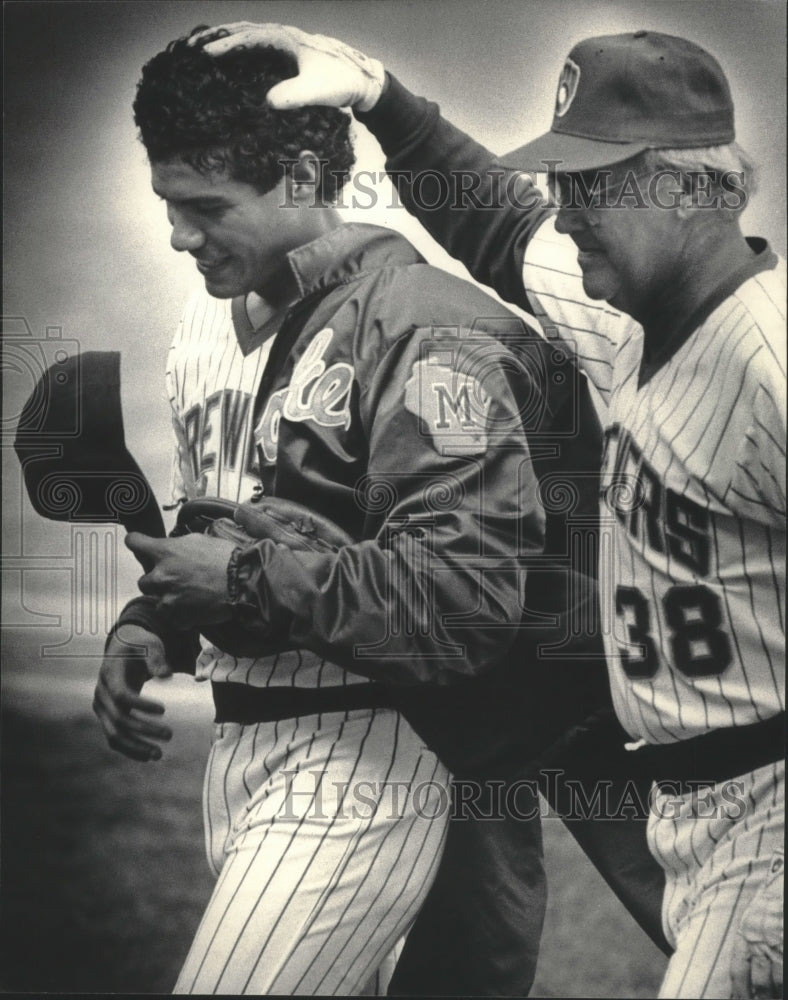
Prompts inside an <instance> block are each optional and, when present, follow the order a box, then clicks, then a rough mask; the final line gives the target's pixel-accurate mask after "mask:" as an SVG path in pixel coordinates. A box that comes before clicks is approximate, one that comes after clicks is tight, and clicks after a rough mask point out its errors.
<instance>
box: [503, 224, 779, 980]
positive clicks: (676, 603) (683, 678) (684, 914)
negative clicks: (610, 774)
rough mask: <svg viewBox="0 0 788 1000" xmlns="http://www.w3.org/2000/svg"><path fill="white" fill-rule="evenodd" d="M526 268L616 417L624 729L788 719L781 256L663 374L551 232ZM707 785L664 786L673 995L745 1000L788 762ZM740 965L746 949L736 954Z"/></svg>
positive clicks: (662, 856)
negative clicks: (741, 989)
mask: <svg viewBox="0 0 788 1000" xmlns="http://www.w3.org/2000/svg"><path fill="white" fill-rule="evenodd" d="M523 277H524V284H525V288H526V290H527V293H528V297H529V300H530V301H531V302H532V304H533V305H534V307H535V311H536V312H537V315H538V316H539V318H540V320H541V322H542V326H543V327H544V329H545V332H546V333H547V335H548V336H553V337H559V338H561V339H562V341H564V342H566V344H567V346H569V347H570V348H572V349H573V350H574V352H575V354H576V357H577V359H578V361H579V363H580V365H581V366H582V367H583V369H584V371H585V373H586V375H587V376H588V377H589V379H590V380H591V381H592V382H593V383H594V384H595V386H596V388H597V389H598V390H599V393H600V395H601V397H602V399H603V401H604V403H605V406H606V412H605V414H604V421H605V423H606V425H607V426H606V447H605V455H604V461H603V476H602V487H603V488H602V504H601V513H602V525H601V537H600V573H599V579H600V606H601V609H602V622H603V629H604V631H605V648H606V653H607V658H608V666H609V672H610V681H611V688H612V692H613V701H614V705H615V708H616V712H617V714H618V716H619V718H620V719H621V722H622V723H623V725H624V726H625V728H626V729H627V730H628V732H629V733H630V734H631V735H632V736H633V737H634V738H636V739H642V740H644V741H645V742H647V743H670V742H673V741H677V740H683V739H686V738H688V737H691V736H696V735H701V734H703V733H706V732H708V731H710V730H714V729H723V728H729V727H735V726H741V725H746V724H749V723H753V722H757V721H759V720H763V719H767V718H769V717H771V716H773V715H775V713H777V712H779V711H780V710H781V709H784V707H785V676H784V656H785V620H784V611H783V606H784V603H785V437H786V400H785V379H786V338H785V305H784V303H785V264H784V263H783V262H780V263H779V265H778V266H777V267H776V268H772V269H769V270H761V271H759V272H756V273H753V274H752V275H751V276H750V277H749V278H748V279H746V280H745V281H743V283H742V284H741V285H740V286H739V287H738V288H737V289H736V290H735V291H734V292H733V293H732V294H730V295H729V296H728V297H727V298H726V299H724V300H723V301H722V302H720V303H719V304H718V305H717V307H716V308H714V309H713V311H711V312H710V314H709V315H708V316H707V317H706V318H705V319H704V320H701V321H699V325H698V326H697V328H696V329H695V330H693V331H691V335H690V336H689V337H688V338H687V339H685V340H684V342H683V343H682V344H681V345H680V346H678V347H677V348H676V349H675V351H674V353H673V354H672V355H671V356H670V357H669V358H668V359H667V360H666V361H665V363H664V364H663V365H662V366H661V367H659V368H657V369H656V371H651V373H650V375H649V377H648V378H644V377H643V374H642V371H641V367H642V357H643V330H642V328H641V327H640V326H639V324H637V323H636V322H635V321H634V320H632V319H630V318H629V317H627V316H619V315H617V314H616V313H615V311H614V310H612V309H610V307H608V306H605V304H604V303H602V304H600V303H598V302H591V301H590V300H588V299H587V298H586V296H585V294H584V292H583V288H582V279H581V272H580V268H579V266H578V265H577V263H576V248H575V246H574V244H573V243H572V241H571V240H569V239H567V238H565V237H562V236H559V235H558V234H557V233H556V232H555V229H554V226H553V223H552V222H549V223H545V224H544V225H543V226H542V227H541V229H540V230H539V231H538V233H537V234H536V236H535V237H534V239H533V240H532V241H531V243H530V244H529V246H528V249H527V251H526V259H525V264H524V270H523ZM734 784H735V785H737V786H739V787H740V788H741V795H740V798H739V799H736V797H735V795H734V796H733V799H734V800H733V801H731V790H732V787H733V785H734ZM701 794H702V795H703V796H704V799H703V801H704V802H705V803H706V805H705V807H703V806H700V805H699V804H698V803H697V802H696V803H695V808H694V809H693V802H692V798H691V795H690V794H689V793H688V794H686V795H684V796H683V797H678V798H676V797H674V798H673V799H671V798H670V797H668V796H666V795H665V794H663V793H662V792H659V793H657V794H656V797H655V809H654V811H653V813H652V815H651V817H650V821H649V843H650V847H651V850H652V853H653V854H654V856H655V857H656V858H657V860H658V861H659V863H660V864H661V865H662V867H663V868H664V869H665V872H666V880H667V881H666V884H667V888H666V893H665V898H664V904H663V923H664V925H665V931H666V934H667V936H668V939H669V940H670V941H671V942H672V943H673V944H674V945H675V947H676V951H675V953H674V955H673V958H672V959H671V962H670V965H669V968H668V972H667V975H666V978H665V981H664V983H663V986H662V992H661V994H660V996H662V997H729V996H731V989H732V985H731V968H732V964H731V958H732V952H733V950H734V946H735V943H736V941H737V938H739V937H740V933H739V926H740V924H741V921H742V916H743V914H744V912H745V910H746V907H747V906H748V904H749V903H750V902H751V901H752V899H753V897H754V895H755V894H756V892H757V891H758V889H759V888H760V887H761V886H762V885H763V883H764V879H765V877H766V876H767V875H768V872H769V867H770V864H771V862H772V857H773V854H774V852H775V850H776V849H777V848H778V847H781V846H782V841H783V836H784V795H785V768H784V765H783V764H782V763H781V764H779V765H770V766H768V767H765V768H761V769H760V770H758V771H756V772H754V773H752V774H749V775H744V776H743V777H741V778H739V779H736V781H735V782H734V783H723V784H721V785H717V786H715V787H714V788H713V789H712V790H710V792H709V793H708V794H709V796H710V799H709V800H707V799H706V798H705V795H706V793H705V792H704V793H701ZM739 945H741V942H739ZM745 960H746V959H743V958H742V953H741V949H740V952H739V953H737V954H736V955H735V957H734V961H735V962H737V963H742V962H743V961H745ZM737 970H738V971H741V965H740V964H739V965H737Z"/></svg>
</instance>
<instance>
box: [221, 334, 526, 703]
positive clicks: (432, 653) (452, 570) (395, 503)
mask: <svg viewBox="0 0 788 1000" xmlns="http://www.w3.org/2000/svg"><path fill="white" fill-rule="evenodd" d="M436 344H438V346H437V347H436V346H435V345H436ZM506 353H507V352H506V350H505V348H503V347H502V346H501V345H499V344H498V343H497V342H495V341H493V340H490V339H485V338H479V337H477V336H474V337H470V335H468V334H463V333H461V334H460V335H458V336H452V337H449V338H447V339H445V340H442V341H435V340H431V339H429V337H428V331H419V330H416V331H413V332H411V333H410V334H407V335H405V336H404V337H402V338H400V340H399V341H398V342H397V343H396V344H394V345H393V346H392V347H391V348H390V349H389V350H388V351H387V352H386V354H385V355H384V357H383V358H382V359H381V360H380V361H379V363H378V364H377V366H376V368H375V369H374V375H373V377H372V378H371V380H370V381H369V384H368V385H367V386H365V387H363V388H362V390H361V401H360V412H361V419H362V422H363V426H364V430H365V432H366V437H367V441H368V444H369V461H368V465H367V472H366V475H365V476H364V477H363V478H362V480H361V481H360V482H359V483H358V484H357V488H356V502H357V504H358V505H359V506H360V508H361V516H362V520H363V524H364V532H363V538H364V540H363V541H360V542H359V543H357V544H355V545H350V546H347V547H345V548H343V549H341V550H340V551H339V552H338V553H336V554H329V555H322V554H314V553H304V552H292V551H290V550H289V549H287V548H285V547H283V546H277V545H275V544H274V543H273V542H271V541H270V540H267V539H266V540H263V541H260V542H258V543H256V544H255V545H253V546H251V547H249V548H246V549H243V550H241V551H240V553H238V554H237V561H236V566H235V569H234V579H233V583H234V586H235V597H236V601H237V604H238V605H239V608H238V610H239V613H242V614H243V613H245V614H251V615H253V616H255V617H256V618H258V620H259V618H260V617H261V618H262V619H263V621H270V622H275V623H276V626H277V631H279V629H280V628H281V627H282V626H283V625H284V627H285V631H286V641H287V642H288V644H292V645H293V646H294V647H297V648H307V649H311V650H312V651H314V652H316V653H318V654H319V655H321V656H324V657H325V658H326V659H328V660H330V661H331V662H333V663H336V664H338V665H340V666H342V667H344V668H345V669H348V670H351V671H353V672H355V673H357V674H361V675H363V676H366V677H370V678H372V679H374V680H379V681H384V682H386V683H389V684H414V683H419V682H431V683H435V684H449V683H452V682H453V681H457V680H460V679H461V678H462V677H464V676H469V675H477V674H480V673H482V672H484V671H485V670H486V669H487V668H489V667H491V666H492V665H493V664H494V663H495V662H496V661H497V660H498V659H499V658H500V657H501V656H502V655H503V654H504V653H505V652H506V651H507V649H508V648H509V646H510V645H511V644H512V642H513V641H514V638H515V635H516V631H517V626H518V624H519V622H520V618H521V614H522V602H521V597H520V595H521V593H522V591H523V589H524V588H523V584H524V579H523V574H524V572H525V571H526V567H527V565H528V562H529V560H530V559H531V558H533V557H535V556H536V557H538V554H539V553H540V552H541V550H542V544H543V532H544V514H543V511H542V508H541V506H540V503H539V500H538V496H537V487H536V480H535V476H534V472H533V466H532V463H531V458H530V455H529V452H528V447H527V444H526V440H525V435H524V433H523V430H522V423H521V420H520V416H519V414H518V412H517V407H516V405H515V402H514V397H513V395H512V393H511V391H510V388H509V385H508V383H507V377H508V376H507V375H506V372H505V368H504V363H503V359H502V355H504V354H506ZM324 513H328V514H330V512H329V511H325V512H324Z"/></svg>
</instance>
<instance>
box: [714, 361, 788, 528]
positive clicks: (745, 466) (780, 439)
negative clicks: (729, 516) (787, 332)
mask: <svg viewBox="0 0 788 1000" xmlns="http://www.w3.org/2000/svg"><path fill="white" fill-rule="evenodd" d="M775 383H776V379H769V380H768V381H761V382H759V384H758V386H757V388H756V390H755V399H754V402H753V408H752V420H751V423H750V426H749V427H748V429H747V432H746V433H745V435H744V439H743V440H742V442H741V445H740V447H739V451H738V454H737V456H736V462H735V468H734V474H733V480H732V482H731V486H730V491H729V496H728V499H729V500H731V501H732V502H733V503H734V505H735V508H736V510H737V512H740V513H741V514H742V515H743V516H745V517H750V518H752V519H753V520H754V521H757V522H760V523H763V522H766V523H769V524H772V523H773V524H775V525H776V526H780V525H784V524H785V515H786V503H785V477H786V468H785V439H786V404H785V380H784V378H783V383H782V386H780V385H777V384H775Z"/></svg>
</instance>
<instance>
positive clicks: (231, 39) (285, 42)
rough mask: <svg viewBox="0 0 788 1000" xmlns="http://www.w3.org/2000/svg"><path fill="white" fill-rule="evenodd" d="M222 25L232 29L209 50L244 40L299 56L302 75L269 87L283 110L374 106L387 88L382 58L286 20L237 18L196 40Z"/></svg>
mask: <svg viewBox="0 0 788 1000" xmlns="http://www.w3.org/2000/svg"><path fill="white" fill-rule="evenodd" d="M218 31H226V32H229V34H227V35H225V36H224V37H222V38H217V39H215V41H212V42H208V43H207V44H206V45H205V46H204V50H205V51H206V52H207V53H208V54H209V55H212V56H220V55H223V54H224V53H225V52H230V51H231V50H232V49H236V48H239V47H240V46H244V47H246V48H255V47H256V46H263V45H273V46H275V47H276V48H279V49H285V50H286V51H287V52H290V53H291V54H292V55H294V56H295V58H296V60H297V61H298V69H299V74H298V76H295V77H293V78H292V79H290V80H283V81H282V82H281V83H278V84H277V85H276V86H275V87H272V88H271V90H270V91H269V92H268V103H269V104H270V105H271V107H272V108H277V109H279V110H280V111H286V110H287V109H289V108H300V107H304V105H309V104H322V105H328V106H329V107H335V108H343V107H353V108H357V109H358V110H359V111H370V110H371V109H372V108H373V107H374V106H375V105H376V104H377V102H378V98H379V97H380V95H381V92H382V90H383V82H384V78H385V70H384V68H383V64H382V63H380V62H379V61H378V60H377V59H371V58H370V57H369V56H365V55H364V53H363V52H358V51H357V50H356V49H352V48H351V47H350V46H349V45H345V43H344V42H340V41H339V40H338V39H337V38H329V37H328V36H326V35H308V34H307V33H306V32H305V31H301V30H300V29H299V28H293V27H290V26H289V25H286V24H254V23H253V22H251V21H236V22H234V23H233V24H222V25H219V26H217V27H215V28H208V29H207V30H206V31H203V32H201V33H200V34H198V35H195V36H194V38H193V39H192V43H194V41H201V40H202V39H204V38H206V37H208V38H210V37H212V36H213V35H215V34H216V32H218Z"/></svg>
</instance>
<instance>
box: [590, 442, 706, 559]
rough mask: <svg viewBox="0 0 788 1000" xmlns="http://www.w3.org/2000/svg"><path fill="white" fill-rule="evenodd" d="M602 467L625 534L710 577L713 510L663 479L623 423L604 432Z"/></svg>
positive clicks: (611, 504)
mask: <svg viewBox="0 0 788 1000" xmlns="http://www.w3.org/2000/svg"><path fill="white" fill-rule="evenodd" d="M611 457H612V465H611ZM603 467H604V469H605V470H606V479H607V483H606V500H607V504H608V506H609V508H610V509H611V510H612V511H613V513H614V514H615V516H616V517H617V518H618V520H619V522H620V523H621V524H622V526H623V527H624V528H625V529H626V531H627V533H628V534H629V535H630V536H631V537H632V538H634V539H637V540H638V541H640V542H643V543H645V544H646V545H648V546H649V547H650V548H651V549H653V550H654V551H656V552H660V553H666V554H667V555H668V556H669V557H670V558H671V559H675V560H676V562H678V563H680V564H681V565H682V566H685V567H687V568H688V569H689V570H691V571H692V572H693V573H695V574H697V576H699V577H704V576H707V575H708V572H709V554H710V548H711V546H710V539H709V512H708V511H707V510H706V509H705V508H704V507H701V506H700V505H699V504H697V503H695V501H694V500H691V499H690V498H689V497H687V496H683V495H681V494H679V493H676V492H675V491H674V490H672V489H670V487H667V486H665V485H664V484H663V483H662V482H660V479H659V477H658V476H657V473H656V472H655V471H654V469H653V468H652V467H651V465H649V463H648V462H647V461H646V459H645V458H644V457H643V453H642V452H641V450H640V448H639V447H638V446H637V445H636V444H635V442H634V441H633V439H632V435H631V434H630V432H629V431H628V430H626V428H622V427H621V426H620V424H613V425H612V426H611V427H609V428H608V429H607V431H606V433H605V459H604V466H603Z"/></svg>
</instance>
